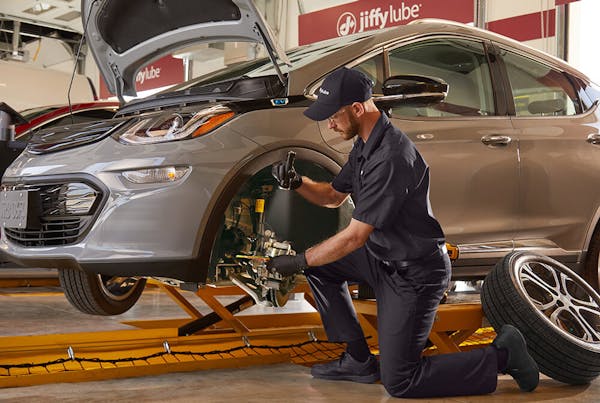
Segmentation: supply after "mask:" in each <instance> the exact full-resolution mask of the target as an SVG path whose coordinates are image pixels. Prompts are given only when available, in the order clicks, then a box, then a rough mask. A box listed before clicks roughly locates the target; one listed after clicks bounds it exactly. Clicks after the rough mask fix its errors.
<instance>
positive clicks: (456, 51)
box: [389, 38, 495, 117]
mask: <svg viewBox="0 0 600 403" xmlns="http://www.w3.org/2000/svg"><path fill="white" fill-rule="evenodd" d="M389 60H390V74H391V75H399V74H417V75H425V76H431V77H437V78H441V79H442V80H444V81H446V82H447V83H448V85H449V89H448V96H447V97H446V101H445V102H442V103H439V104H436V105H432V106H428V107H422V108H415V107H410V106H403V107H398V108H394V109H393V110H392V114H393V115H400V116H428V117H445V116H485V115H493V114H494V113H495V106H494V96H493V94H494V92H493V90H492V80H491V76H490V69H489V64H488V60H487V57H486V54H485V49H484V46H483V43H481V42H476V41H470V40H465V39H448V38H439V39H431V40H425V41H422V42H418V43H412V44H409V45H406V46H403V47H400V48H398V49H394V50H392V51H391V52H390V54H389Z"/></svg>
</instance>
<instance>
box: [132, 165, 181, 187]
mask: <svg viewBox="0 0 600 403" xmlns="http://www.w3.org/2000/svg"><path fill="white" fill-rule="evenodd" d="M189 170H190V167H160V168H148V169H138V170H135V171H125V172H123V176H124V177H125V179H127V180H128V181H130V182H133V183H165V182H175V181H178V180H179V179H181V178H183V177H184V176H185V175H186V174H187V173H188V172H189Z"/></svg>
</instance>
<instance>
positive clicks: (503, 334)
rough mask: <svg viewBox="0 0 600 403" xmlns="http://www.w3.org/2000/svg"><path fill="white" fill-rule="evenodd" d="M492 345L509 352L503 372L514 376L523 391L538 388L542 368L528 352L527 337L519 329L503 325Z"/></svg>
mask: <svg viewBox="0 0 600 403" xmlns="http://www.w3.org/2000/svg"><path fill="white" fill-rule="evenodd" d="M492 345H493V346H495V347H496V348H503V349H505V350H506V351H507V352H508V360H507V364H506V369H505V370H504V371H502V373H503V374H509V375H510V376H512V377H513V378H514V379H515V381H517V383H518V384H519V388H521V390H522V391H523V392H532V391H533V390H534V389H535V388H537V386H538V383H539V382H540V370H539V368H538V366H537V364H536V363H535V361H534V360H533V358H531V356H530V355H529V353H528V352H527V345H526V343H525V338H524V337H523V335H522V334H521V332H520V331H519V329H517V328H516V327H514V326H512V325H503V326H502V327H501V328H500V331H499V332H498V336H497V337H496V339H495V340H494V342H493V343H492Z"/></svg>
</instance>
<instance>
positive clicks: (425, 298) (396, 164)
mask: <svg viewBox="0 0 600 403" xmlns="http://www.w3.org/2000/svg"><path fill="white" fill-rule="evenodd" d="M304 114H305V115H306V116H307V117H308V118H310V119H312V120H316V121H320V120H325V119H328V125H329V128H330V129H333V130H335V131H336V132H338V133H339V134H340V135H341V136H342V137H343V138H344V139H346V140H350V139H352V138H354V137H355V136H358V138H357V140H356V141H355V143H354V147H353V149H352V151H351V153H350V156H349V158H348V162H347V163H346V164H345V165H344V166H343V167H342V170H341V171H340V173H339V174H338V175H337V177H335V178H334V180H333V182H332V183H323V182H315V181H313V180H311V179H310V178H308V177H306V176H300V175H299V174H298V173H296V171H295V169H294V168H293V165H292V166H291V167H289V169H288V168H286V164H285V163H284V162H279V163H276V164H274V165H273V176H274V177H275V178H276V179H277V180H278V181H279V185H280V186H281V187H284V188H286V189H293V190H296V191H297V192H298V193H299V194H300V195H302V196H303V197H304V198H306V199H307V200H308V201H310V202H312V203H315V204H317V205H321V206H325V207H332V208H333V207H338V206H340V205H341V204H342V203H343V202H344V201H345V200H346V199H347V198H348V196H349V195H350V194H351V195H352V200H353V202H354V205H355V209H354V212H353V215H352V220H351V222H350V224H349V225H348V226H347V227H346V228H345V229H343V230H342V231H341V232H339V233H337V234H336V235H334V236H332V237H331V238H329V239H327V240H325V241H323V242H322V243H320V244H318V245H316V246H314V247H311V248H309V249H308V250H306V252H304V253H299V254H297V255H283V256H277V257H275V258H273V259H272V260H270V261H269V263H268V267H269V269H270V270H276V271H277V272H279V273H280V274H282V275H291V274H293V273H300V272H301V271H302V270H304V274H305V275H306V278H307V280H308V282H309V284H310V287H311V290H312V292H313V295H314V297H315V300H316V303H317V309H318V311H319V313H320V315H321V319H322V321H323V325H324V327H325V331H326V333H327V337H328V339H329V340H330V341H334V342H345V343H346V344H347V348H346V352H345V353H343V354H342V356H341V358H340V359H339V360H336V361H333V362H330V363H325V364H319V365H314V366H313V367H312V369H311V373H312V375H313V377H315V378H322V379H329V380H349V381H355V382H362V383H372V382H376V381H378V380H379V379H380V377H381V382H382V383H383V385H384V386H385V388H386V390H387V391H388V392H389V393H390V394H391V395H392V396H395V397H438V396H457V395H475V394H485V393H491V392H493V391H494V390H495V389H496V385H497V377H498V373H499V372H500V373H508V374H510V375H512V377H513V378H514V379H515V380H516V382H517V383H518V385H519V387H520V388H521V390H523V391H532V390H534V389H535V388H536V387H537V385H538V382H539V370H538V367H537V365H536V363H535V361H534V360H533V359H532V358H531V356H530V355H529V354H528V352H527V348H526V345H525V339H524V338H523V336H522V334H521V333H520V332H519V331H518V330H517V329H516V328H515V327H513V326H510V325H505V326H503V327H502V328H501V329H500V331H499V332H498V336H497V337H496V339H495V340H494V342H493V343H492V345H491V346H488V347H485V348H482V349H476V350H471V351H468V352H460V353H454V354H444V355H437V356H431V357H422V356H421V353H422V351H423V349H424V347H425V343H426V341H427V337H428V335H429V332H430V330H431V327H432V324H433V320H434V318H435V314H436V310H437V307H438V305H439V302H440V299H441V298H442V295H443V294H444V291H445V290H446V288H447V286H448V281H449V278H450V259H449V258H448V254H447V252H446V248H445V239H444V234H443V232H442V229H441V227H440V225H439V224H438V222H437V220H436V219H435V218H434V216H433V213H432V210H431V206H430V202H429V167H428V166H427V164H426V163H425V161H424V160H423V158H422V157H421V155H420V154H419V152H418V151H417V149H416V148H415V145H414V144H413V143H412V142H411V140H410V139H409V138H408V137H407V136H406V135H405V134H403V133H402V132H401V131H400V130H398V129H396V128H395V127H393V126H392V124H391V123H390V121H389V120H388V118H387V116H386V115H385V114H384V113H382V112H381V111H380V110H378V109H377V107H376V106H375V103H374V102H373V99H372V82H371V81H370V80H369V79H368V78H367V77H366V76H365V75H364V74H363V73H361V72H359V71H357V70H351V69H347V68H341V69H338V70H336V71H334V72H332V73H331V74H330V75H329V76H327V77H326V78H325V80H324V81H323V84H322V85H321V87H320V88H319V92H318V97H317V100H316V101H315V102H314V103H313V104H312V105H311V106H310V107H309V108H308V109H307V110H306V111H305V112H304ZM348 282H350V283H358V282H364V283H368V284H369V285H370V286H371V287H372V288H373V290H374V292H375V296H376V300H377V313H378V314H377V322H378V338H379V348H380V356H379V362H378V360H377V359H376V358H375V356H373V355H372V354H371V352H370V350H369V347H368V345H367V342H366V340H365V336H364V333H363V332H362V329H361V327H360V325H359V322H358V320H357V316H356V312H355V310H354V307H353V305H352V301H351V297H350V294H349V292H348ZM380 374H381V375H380Z"/></svg>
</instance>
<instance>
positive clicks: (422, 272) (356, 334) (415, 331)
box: [304, 247, 498, 397]
mask: <svg viewBox="0 0 600 403" xmlns="http://www.w3.org/2000/svg"><path fill="white" fill-rule="evenodd" d="M304 274H305V275H306V278H307V280H308V283H309V284H310V287H311V290H312V292H313V295H314V297H315V301H316V303H317V309H318V311H319V313H320V314H321V319H322V321H323V326H324V327H325V331H326V332H327V337H328V339H329V340H330V341H333V342H349V341H354V340H359V339H361V338H364V334H363V331H362V329H361V327H360V325H359V322H358V319H357V316H356V311H355V310H354V306H353V305H352V301H351V298H350V294H349V292H348V282H350V283H355V282H365V283H368V284H369V285H370V286H371V287H372V288H373V290H374V291H375V297H376V299H377V327H378V329H377V330H378V338H379V352H380V357H379V361H380V368H381V382H382V383H383V385H384V386H385V388H386V390H387V391H388V393H389V394H390V395H392V396H395V397H440V396H464V395H480V394H486V393H491V392H493V391H494V390H496V384H497V377H498V375H497V365H498V364H497V356H496V351H495V349H494V348H493V347H486V348H482V349H476V350H471V351H468V352H461V353H454V354H443V355H436V356H429V357H422V356H421V353H422V351H423V349H424V348H425V343H426V341H427V337H428V335H429V332H430V330H431V326H432V324H433V320H434V318H435V314H436V310H437V307H438V305H439V302H440V299H441V297H442V295H443V293H444V291H445V290H446V288H447V286H448V281H449V277H450V259H449V258H448V255H447V254H446V253H437V254H434V255H432V256H431V257H429V258H427V259H424V260H422V261H419V263H418V264H412V265H409V266H404V267H402V266H401V265H398V264H395V263H394V262H383V261H380V260H378V259H376V258H375V257H373V256H372V255H371V254H370V253H369V252H368V251H367V250H366V248H364V247H362V248H360V249H357V250H356V251H354V252H352V253H351V254H349V255H347V256H345V257H344V258H342V259H340V260H338V261H336V262H333V263H330V264H327V265H325V266H320V267H312V268H309V269H306V270H305V271H304Z"/></svg>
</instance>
